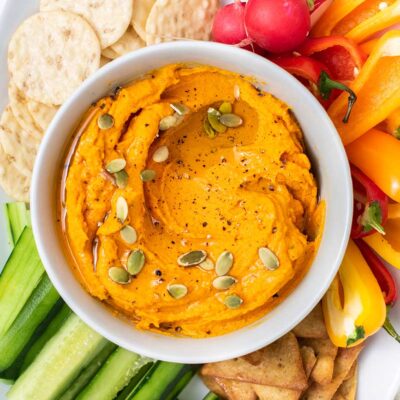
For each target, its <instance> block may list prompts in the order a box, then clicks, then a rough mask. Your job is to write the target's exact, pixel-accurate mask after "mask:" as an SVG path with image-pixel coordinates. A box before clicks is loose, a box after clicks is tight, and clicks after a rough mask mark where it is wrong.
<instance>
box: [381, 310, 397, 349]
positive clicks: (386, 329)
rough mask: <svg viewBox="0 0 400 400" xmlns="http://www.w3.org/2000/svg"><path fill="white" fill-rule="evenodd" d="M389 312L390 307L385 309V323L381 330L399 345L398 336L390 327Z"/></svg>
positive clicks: (391, 326)
mask: <svg viewBox="0 0 400 400" xmlns="http://www.w3.org/2000/svg"><path fill="white" fill-rule="evenodd" d="M389 312H390V306H387V307H386V319H385V323H384V324H383V328H384V329H385V331H386V332H387V333H388V334H389V335H390V336H391V337H392V338H393V339H395V340H397V341H398V342H399V343H400V335H399V334H398V333H397V332H396V329H395V328H394V326H393V325H392V323H391V322H390V319H389Z"/></svg>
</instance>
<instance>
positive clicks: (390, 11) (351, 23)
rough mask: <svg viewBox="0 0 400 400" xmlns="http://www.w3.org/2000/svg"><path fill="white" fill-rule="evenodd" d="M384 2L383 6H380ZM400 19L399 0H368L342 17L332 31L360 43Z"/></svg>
mask: <svg viewBox="0 0 400 400" xmlns="http://www.w3.org/2000/svg"><path fill="white" fill-rule="evenodd" d="M382 4H385V5H386V6H385V7H382ZM399 19H400V0H395V1H394V0H385V1H379V0H368V1H365V2H364V3H363V4H362V5H360V6H359V7H357V8H356V9H355V10H354V11H353V12H352V13H350V14H349V15H348V16H347V17H346V18H344V19H343V20H342V21H341V22H340V23H339V24H338V25H337V26H336V27H335V28H334V29H333V31H332V33H334V34H339V35H345V36H346V37H348V38H350V39H352V40H354V41H355V42H356V43H360V42H362V41H364V40H366V39H368V38H370V37H371V36H372V35H374V34H375V33H377V32H379V31H382V30H383V29H385V28H387V27H389V26H391V25H394V24H395V23H397V22H399Z"/></svg>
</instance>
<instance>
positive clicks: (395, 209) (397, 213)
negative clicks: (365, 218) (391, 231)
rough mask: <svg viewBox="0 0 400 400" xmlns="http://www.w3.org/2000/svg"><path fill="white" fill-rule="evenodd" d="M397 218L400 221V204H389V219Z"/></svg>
mask: <svg viewBox="0 0 400 400" xmlns="http://www.w3.org/2000/svg"><path fill="white" fill-rule="evenodd" d="M395 218H399V219H400V203H389V205H388V219H395ZM399 233H400V232H399Z"/></svg>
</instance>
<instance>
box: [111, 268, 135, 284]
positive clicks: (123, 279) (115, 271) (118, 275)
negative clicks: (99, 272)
mask: <svg viewBox="0 0 400 400" xmlns="http://www.w3.org/2000/svg"><path fill="white" fill-rule="evenodd" d="M108 276H109V277H110V279H111V280H112V281H113V282H115V283H119V284H121V285H125V284H127V283H129V282H130V280H131V278H130V276H129V274H128V271H127V270H126V269H124V268H122V267H111V268H110V269H109V270H108Z"/></svg>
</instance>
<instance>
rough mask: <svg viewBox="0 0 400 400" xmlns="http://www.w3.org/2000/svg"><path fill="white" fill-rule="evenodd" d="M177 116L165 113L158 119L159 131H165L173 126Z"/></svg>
mask: <svg viewBox="0 0 400 400" xmlns="http://www.w3.org/2000/svg"><path fill="white" fill-rule="evenodd" d="M177 121H178V118H177V115H176V114H174V115H167V116H166V117H164V118H162V119H161V121H160V125H159V129H160V131H166V130H167V129H169V128H172V127H174V126H175V125H176V124H177Z"/></svg>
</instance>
